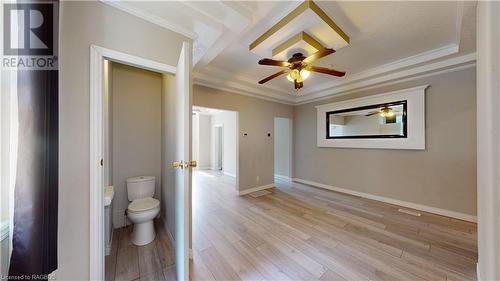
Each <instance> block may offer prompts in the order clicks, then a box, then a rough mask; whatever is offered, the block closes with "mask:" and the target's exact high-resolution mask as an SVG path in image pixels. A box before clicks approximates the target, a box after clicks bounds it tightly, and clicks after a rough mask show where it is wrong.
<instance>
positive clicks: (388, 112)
mask: <svg viewBox="0 0 500 281" xmlns="http://www.w3.org/2000/svg"><path fill="white" fill-rule="evenodd" d="M397 113H401V112H400V111H394V109H392V108H390V107H387V106H385V107H381V108H380V109H379V110H376V111H372V112H368V114H366V115H365V116H372V115H375V114H380V116H382V117H393V116H394V115H396V114H397Z"/></svg>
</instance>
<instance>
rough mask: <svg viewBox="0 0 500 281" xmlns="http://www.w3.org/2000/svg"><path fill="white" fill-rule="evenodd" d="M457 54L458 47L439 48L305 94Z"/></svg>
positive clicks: (334, 82) (324, 85)
mask: <svg viewBox="0 0 500 281" xmlns="http://www.w3.org/2000/svg"><path fill="white" fill-rule="evenodd" d="M457 52H458V45H456V44H450V45H447V46H444V47H441V48H437V49H434V50H430V51H426V52H423V53H420V54H416V55H413V56H409V57H406V58H403V59H400V60H396V61H393V62H390V63H386V64H383V65H381V66H376V67H374V68H371V69H368V70H365V71H362V72H359V73H356V74H353V75H350V76H349V74H348V76H347V79H345V80H340V81H338V80H334V81H333V82H330V83H323V84H320V85H318V87H315V88H314V89H312V90H310V91H308V92H307V93H306V94H308V95H310V94H315V93H318V92H324V91H327V90H328V89H330V88H336V87H338V86H339V85H342V84H347V83H349V84H350V83H353V82H357V81H362V80H366V79H368V78H370V77H374V76H378V75H380V74H384V73H389V72H391V71H395V70H398V69H402V68H405V67H408V66H412V65H417V64H420V63H424V62H428V61H432V60H435V59H438V58H441V57H444V56H448V55H451V54H455V53H457Z"/></svg>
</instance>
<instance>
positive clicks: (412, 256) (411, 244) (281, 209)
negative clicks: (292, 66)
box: [117, 171, 477, 280]
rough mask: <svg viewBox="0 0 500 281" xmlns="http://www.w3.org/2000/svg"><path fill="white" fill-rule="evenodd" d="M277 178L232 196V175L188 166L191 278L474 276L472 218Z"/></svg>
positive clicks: (353, 278)
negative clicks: (264, 189)
mask: <svg viewBox="0 0 500 281" xmlns="http://www.w3.org/2000/svg"><path fill="white" fill-rule="evenodd" d="M276 186H277V188H273V189H270V190H269V191H270V193H267V194H257V195H260V196H257V195H255V194H250V195H246V196H242V197H239V196H237V195H236V190H235V180H234V178H231V177H228V176H224V175H222V174H220V173H214V172H208V171H196V172H195V173H194V177H193V261H192V262H191V277H192V279H193V280H475V279H476V272H475V267H476V265H475V264H476V261H477V236H476V224H474V223H469V222H464V221H460V220H455V219H450V218H447V217H442V216H438V215H433V214H429V213H423V212H420V213H421V214H422V215H421V216H420V217H417V216H413V215H410V214H404V213H401V212H398V208H399V207H398V206H394V205H390V204H385V203H381V202H377V201H372V200H367V199H363V198H359V197H355V196H350V195H345V194H341V193H336V192H332V191H327V190H322V189H317V188H313V187H310V186H307V185H303V184H298V183H288V182H280V181H277V182H276ZM252 195H254V196H255V197H254V196H252ZM129 251H134V250H129ZM130 255H132V254H130ZM136 263H137V262H136ZM117 269H118V268H117ZM117 272H119V271H118V270H117ZM136 275H137V274H136Z"/></svg>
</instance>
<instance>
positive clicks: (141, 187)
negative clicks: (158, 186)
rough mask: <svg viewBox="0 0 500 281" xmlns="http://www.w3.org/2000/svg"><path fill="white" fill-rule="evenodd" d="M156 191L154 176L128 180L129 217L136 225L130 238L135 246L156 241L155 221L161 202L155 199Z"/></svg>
mask: <svg viewBox="0 0 500 281" xmlns="http://www.w3.org/2000/svg"><path fill="white" fill-rule="evenodd" d="M154 191H155V177H154V176H140V177H133V178H128V179H127V193H128V200H129V201H130V204H129V205H128V208H127V217H128V219H129V220H130V221H131V222H132V223H133V224H134V227H133V230H132V234H131V237H130V240H131V242H132V243H133V244H134V245H137V246H142V245H146V244H149V243H151V242H152V241H153V240H154V239H155V236H156V232H155V229H154V223H153V219H154V218H155V217H156V216H157V215H158V214H159V213H160V201H158V200H157V199H155V198H153V195H154Z"/></svg>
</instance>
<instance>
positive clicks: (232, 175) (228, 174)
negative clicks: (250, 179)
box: [223, 171, 236, 178]
mask: <svg viewBox="0 0 500 281" xmlns="http://www.w3.org/2000/svg"><path fill="white" fill-rule="evenodd" d="M223 173H224V175H226V176H230V177H233V178H236V175H235V174H232V173H229V172H226V171H223Z"/></svg>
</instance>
